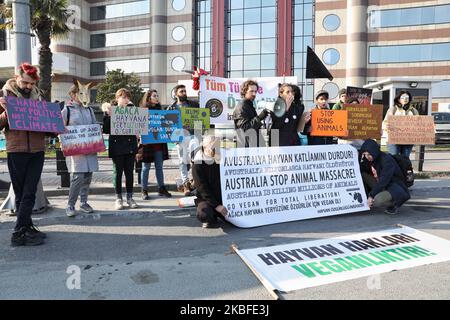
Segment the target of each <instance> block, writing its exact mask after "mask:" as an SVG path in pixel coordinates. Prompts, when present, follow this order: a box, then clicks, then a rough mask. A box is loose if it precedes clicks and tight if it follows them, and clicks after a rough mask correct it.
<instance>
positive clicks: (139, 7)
mask: <svg viewBox="0 0 450 320" xmlns="http://www.w3.org/2000/svg"><path fill="white" fill-rule="evenodd" d="M90 13H91V16H90V18H91V21H96V20H103V19H112V18H120V17H129V16H136V15H141V14H148V13H150V1H149V0H145V1H134V2H126V3H119V4H112V5H105V6H96V7H91V12H90Z"/></svg>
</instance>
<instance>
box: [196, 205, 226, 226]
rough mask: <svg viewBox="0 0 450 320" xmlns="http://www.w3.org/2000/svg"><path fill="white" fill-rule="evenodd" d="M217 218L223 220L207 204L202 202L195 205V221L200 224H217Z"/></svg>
mask: <svg viewBox="0 0 450 320" xmlns="http://www.w3.org/2000/svg"><path fill="white" fill-rule="evenodd" d="M217 218H221V219H222V220H225V219H224V218H223V216H222V215H221V214H220V213H219V212H217V211H216V210H215V208H213V207H212V206H211V205H210V204H209V203H208V202H206V201H202V202H199V203H198V204H197V219H198V220H200V222H202V223H203V222H208V223H215V222H217Z"/></svg>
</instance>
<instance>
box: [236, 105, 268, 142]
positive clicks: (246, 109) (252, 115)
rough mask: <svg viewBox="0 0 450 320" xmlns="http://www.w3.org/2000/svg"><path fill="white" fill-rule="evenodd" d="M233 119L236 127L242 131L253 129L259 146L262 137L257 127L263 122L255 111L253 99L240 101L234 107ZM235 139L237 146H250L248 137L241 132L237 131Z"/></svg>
mask: <svg viewBox="0 0 450 320" xmlns="http://www.w3.org/2000/svg"><path fill="white" fill-rule="evenodd" d="M233 120H234V127H235V128H236V129H241V130H243V131H244V132H245V131H247V130H250V129H253V130H255V132H256V138H257V143H258V146H259V141H260V139H262V137H260V132H259V129H260V128H261V126H262V125H263V122H262V120H261V119H260V118H259V117H258V114H257V113H256V110H255V107H254V106H253V101H251V100H247V99H244V100H242V101H240V102H239V104H238V105H237V106H236V109H234V112H233ZM237 140H238V146H239V147H242V146H245V147H246V148H248V147H249V146H250V137H248V136H244V135H243V133H242V132H238V133H237Z"/></svg>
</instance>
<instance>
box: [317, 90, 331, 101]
mask: <svg viewBox="0 0 450 320" xmlns="http://www.w3.org/2000/svg"><path fill="white" fill-rule="evenodd" d="M320 96H327V99H328V98H329V97H330V95H329V94H328V91H326V90H320V91H318V92H317V93H316V96H315V99H316V100H317V99H319V97H320Z"/></svg>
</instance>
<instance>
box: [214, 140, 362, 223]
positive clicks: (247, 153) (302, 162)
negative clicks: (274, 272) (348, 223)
mask: <svg viewBox="0 0 450 320" xmlns="http://www.w3.org/2000/svg"><path fill="white" fill-rule="evenodd" d="M221 157H222V158H221V161H220V176H221V188H222V201H223V205H224V206H225V207H226V208H227V210H228V216H227V220H228V221H229V222H231V223H232V224H234V225H236V226H238V227H242V228H251V227H256V226H262V225H269V224H274V223H280V222H287V221H296V220H304V219H311V218H318V217H325V216H331V215H338V214H345V213H351V212H358V211H364V210H368V209H369V208H368V207H367V197H366V194H365V191H364V186H363V182H362V179H361V173H360V170H359V162H358V151H357V150H356V149H354V148H353V147H351V146H349V145H327V146H296V147H272V148H237V149H221Z"/></svg>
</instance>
